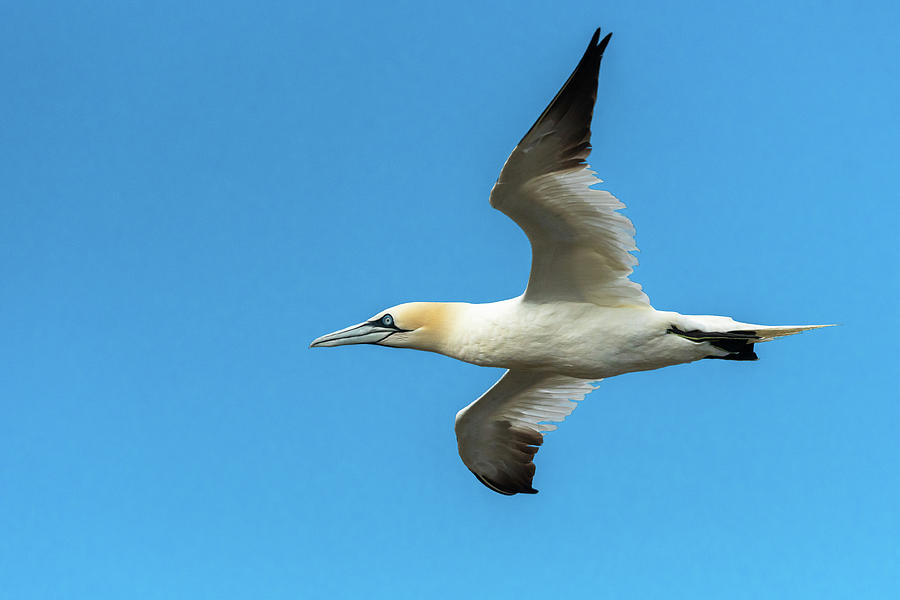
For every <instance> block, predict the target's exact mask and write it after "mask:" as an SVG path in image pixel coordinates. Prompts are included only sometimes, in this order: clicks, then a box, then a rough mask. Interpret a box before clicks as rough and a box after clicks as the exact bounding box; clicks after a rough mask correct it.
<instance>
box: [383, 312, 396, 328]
mask: <svg viewBox="0 0 900 600" xmlns="http://www.w3.org/2000/svg"><path fill="white" fill-rule="evenodd" d="M381 324H382V325H384V326H385V327H390V326H392V325H393V324H394V317H392V316H391V315H384V316H383V317H381Z"/></svg>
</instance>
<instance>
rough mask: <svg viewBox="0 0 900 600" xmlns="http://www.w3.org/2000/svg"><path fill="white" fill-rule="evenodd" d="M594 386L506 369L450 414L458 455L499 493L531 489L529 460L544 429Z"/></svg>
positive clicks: (580, 381)
mask: <svg viewBox="0 0 900 600" xmlns="http://www.w3.org/2000/svg"><path fill="white" fill-rule="evenodd" d="M593 390H594V386H593V385H591V382H589V381H586V380H584V379H575V378H573V377H565V376H562V375H553V374H547V373H539V372H534V371H507V372H506V373H505V374H504V375H503V377H501V378H500V380H499V381H497V383H495V384H494V386H493V387H491V389H489V390H488V391H487V392H485V393H484V395H482V396H481V398H479V399H478V400H476V401H475V402H473V403H472V404H470V405H469V406H467V407H465V408H464V409H462V410H461V411H459V412H458V413H457V414H456V441H457V444H458V446H459V456H460V458H462V461H463V463H465V465H466V466H467V467H468V468H469V470H470V471H472V473H474V474H475V477H477V478H478V481H480V482H481V483H483V484H484V485H486V486H487V487H489V488H491V489H492V490H494V491H495V492H499V493H501V494H505V495H512V494H517V493H524V494H536V493H537V490H536V489H534V488H533V487H532V486H531V480H532V478H533V477H534V462H532V460H533V458H534V455H535V453H536V452H537V451H538V446H540V445H541V444H543V443H544V435H543V434H544V432H545V431H553V430H554V429H556V425H552V424H550V423H547V421H555V422H560V421H562V420H563V419H565V418H566V417H567V416H569V414H571V412H572V411H573V410H575V407H576V406H577V404H576V401H580V400H583V399H584V397H585V395H587V394H589V393H590V392H592V391H593Z"/></svg>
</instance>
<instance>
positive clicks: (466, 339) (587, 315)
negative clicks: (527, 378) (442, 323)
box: [385, 296, 752, 379]
mask: <svg viewBox="0 0 900 600" xmlns="http://www.w3.org/2000/svg"><path fill="white" fill-rule="evenodd" d="M444 306H445V308H444V314H445V315H452V318H450V319H449V323H451V325H450V327H449V329H448V332H447V335H446V337H444V338H443V340H442V343H441V345H440V346H438V347H435V348H434V349H433V351H435V352H438V353H440V354H445V355H447V356H450V357H452V358H456V359H458V360H462V361H465V362H468V363H472V364H475V365H479V366H482V367H502V368H504V369H516V370H518V369H522V370H538V371H547V372H551V373H559V374H562V375H567V376H569V377H578V378H581V379H603V378H606V377H613V376H614V375H621V374H622V373H630V372H633V371H647V370H650V369H658V368H660V367H666V366H669V365H676V364H680V363H685V362H691V361H695V360H699V359H701V358H704V357H706V356H710V355H716V354H722V355H724V354H726V353H725V352H724V351H722V350H717V349H716V348H715V347H712V346H711V345H709V344H696V343H694V342H690V341H688V340H686V339H685V338H682V337H680V336H677V335H671V334H667V333H666V331H667V330H669V329H670V328H671V327H672V325H676V326H679V327H680V328H681V329H682V330H691V329H696V326H697V324H696V318H693V319H692V318H691V317H686V316H684V315H679V314H678V313H673V312H663V311H657V310H654V309H653V308H650V307H646V306H633V307H617V308H609V307H605V306H597V305H596V304H591V303H587V302H548V303H541V304H535V303H531V302H527V301H525V300H523V298H522V297H521V296H520V297H518V298H512V299H510V300H503V301H501V302H491V303H487V304H467V303H461V302H460V303H448V304H445V305H444ZM731 323H732V325H731V326H729V327H730V329H735V328H737V327H738V326H741V325H742V324H740V323H736V322H733V321H732V322H731ZM747 327H748V328H749V327H752V326H747ZM385 345H388V346H390V345H391V342H390V338H388V340H385Z"/></svg>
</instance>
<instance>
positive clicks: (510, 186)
mask: <svg viewBox="0 0 900 600" xmlns="http://www.w3.org/2000/svg"><path fill="white" fill-rule="evenodd" d="M610 35H612V34H610ZM610 35H607V36H606V37H605V38H603V39H602V40H601V41H600V42H599V43H598V42H597V40H598V39H599V37H600V30H599V29H598V30H597V31H596V33H594V37H593V38H591V43H590V44H589V45H588V48H587V50H586V51H585V53H584V56H583V57H582V59H581V62H579V63H578V66H577V67H576V68H575V71H574V72H573V73H572V75H571V76H570V77H569V80H568V81H566V84H565V85H564V86H563V88H562V89H561V90H560V91H559V93H558V94H557V95H556V97H555V98H554V99H553V101H552V102H551V103H550V106H548V107H547V109H546V110H544V112H543V114H542V115H541V116H540V117H539V118H538V120H537V122H536V123H535V124H534V125H533V126H532V127H531V129H530V130H529V131H528V133H526V134H525V137H524V138H522V141H520V142H519V144H518V145H517V146H516V148H515V150H513V152H512V154H511V155H510V156H509V158H508V159H507V161H506V164H505V165H503V169H502V170H501V171H500V177H499V178H498V179H497V183H496V184H495V185H494V189H493V190H492V191H491V206H493V207H494V208H496V209H498V210H500V211H502V212H503V213H504V214H506V215H507V216H508V217H510V218H511V219H512V220H513V221H515V222H516V223H517V224H518V225H519V226H520V227H521V228H522V229H523V230H525V233H526V234H527V235H528V239H529V240H530V241H531V252H532V259H531V276H530V277H529V279H528V288H527V289H526V290H525V297H524V299H525V300H526V301H531V302H546V301H552V300H567V301H576V302H592V303H594V304H599V305H601V306H624V305H643V306H649V304H650V301H649V299H648V298H647V295H646V294H644V292H642V291H641V286H640V285H638V284H637V283H634V282H633V281H630V280H629V279H628V276H629V275H630V274H631V271H632V268H633V267H634V265H636V264H637V259H636V258H634V256H632V255H631V254H630V252H631V251H633V250H637V247H636V246H635V245H634V225H632V223H631V221H630V220H629V219H628V218H627V217H626V216H624V215H622V214H621V213H619V212H617V211H618V209H620V208H624V206H625V205H624V204H622V203H621V202H619V201H618V200H617V199H616V198H615V197H614V196H613V195H612V194H610V193H609V192H606V191H602V190H596V189H593V188H592V187H591V186H593V185H595V184H597V183H600V180H599V179H598V178H597V177H596V176H595V174H594V172H593V171H592V170H590V168H589V167H588V164H587V162H585V159H586V158H587V157H588V155H589V154H590V152H591V143H590V140H591V116H592V114H593V111H594V102H595V101H596V99H597V76H598V73H599V70H600V60H601V58H603V50H604V49H605V48H606V45H607V43H609V38H610Z"/></svg>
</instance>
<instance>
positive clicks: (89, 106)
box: [0, 1, 900, 599]
mask: <svg viewBox="0 0 900 600" xmlns="http://www.w3.org/2000/svg"><path fill="white" fill-rule="evenodd" d="M549 6H550V4H549V3H548V4H544V3H535V2H515V3H490V5H489V6H484V5H483V4H482V3H470V4H461V3H445V4H443V5H440V6H434V7H425V6H423V5H422V4H421V3H413V2H398V3H391V4H390V6H386V5H380V4H377V3H321V4H320V5H318V6H311V5H308V4H305V3H262V4H259V3H246V4H238V3H219V4H217V5H216V6H215V7H212V6H211V5H209V4H205V3H192V2H187V3H185V2H177V3H176V2H164V3H154V4H152V5H150V4H149V3H147V4H142V3H122V2H94V3H88V4H86V5H85V6H82V7H76V6H75V3H42V2H29V3H24V2H4V3H2V7H0V11H2V15H0V75H2V80H3V81H4V89H5V91H4V93H3V94H2V95H0V121H2V125H0V142H2V143H0V181H2V182H3V183H2V199H0V240H2V248H3V250H2V252H0V282H2V283H0V331H2V332H3V335H2V337H0V365H2V366H0V585H2V588H3V589H4V590H5V591H4V594H5V595H6V596H8V597H10V598H22V599H25V598H79V597H81V598H92V599H98V598H141V599H143V598H166V599H169V598H191V599H196V598H216V599H222V598H248V597H263V598H298V597H332V598H340V597H350V598H359V597H384V598H402V597H410V598H419V597H433V598H438V597H459V596H463V595H465V596H466V597H473V598H477V597H491V598H506V597H513V596H515V595H517V594H526V593H527V594H529V595H535V594H536V593H538V592H541V593H545V594H547V595H550V596H553V597H585V598H657V597H666V598H692V599H695V598H723V597H727V598H760V597H766V598H791V599H797V598H816V599H821V598H849V597H869V598H886V597H897V596H898V595H900V514H898V508H897V507H898V506H900V482H898V475H897V465H898V461H900V446H898V435H897V431H898V424H900V405H898V402H897V400H898V393H897V388H898V386H897V384H896V377H895V371H896V366H895V364H894V363H895V357H896V354H897V351H896V348H897V345H896V344H897V342H896V339H895V338H896V332H897V331H898V327H900V322H898V318H897V311H896V307H895V304H896V298H897V295H898V291H900V289H898V283H897V264H898V260H900V252H898V243H897V234H896V231H897V225H898V214H900V210H898V192H897V189H898V185H897V181H896V174H897V157H898V155H900V143H898V136H897V131H898V127H900V118H898V109H897V106H898V100H900V84H898V82H900V72H898V70H900V67H898V63H897V60H896V59H897V56H898V55H900V43H898V38H897V35H896V24H897V22H898V16H900V14H898V13H900V10H898V8H897V5H896V4H895V3H877V2H871V3H867V2H862V3H859V2H852V3H851V2H831V3H820V2H817V3H812V2H808V3H807V2H799V3H791V5H790V6H785V5H784V3H781V2H765V1H764V2H753V3H747V4H745V5H740V6H739V5H734V4H733V3H720V2H695V3H687V4H685V3H664V4H663V3H655V4H654V3H640V4H638V3H618V4H613V3H605V2H555V3H553V8H549ZM596 26H602V27H604V29H605V30H607V31H613V32H614V36H613V40H612V43H611V44H610V46H609V50H608V51H607V54H606V57H605V60H604V65H603V68H602V71H601V77H600V93H599V102H598V109H597V113H596V116H595V121H594V147H595V150H594V154H593V155H592V161H591V162H592V164H593V165H594V167H595V168H596V169H597V171H599V173H600V175H601V176H602V177H603V178H604V179H605V180H606V183H607V187H608V189H609V190H611V191H612V192H613V193H615V194H616V195H617V196H618V197H619V198H621V199H622V200H623V201H624V202H625V203H626V204H627V205H628V209H627V214H628V215H629V216H630V217H631V218H632V220H633V221H634V222H635V224H636V226H637V232H638V233H637V243H638V246H639V247H640V248H641V253H640V254H639V256H638V258H639V259H640V262H641V264H640V266H639V267H638V268H637V270H636V272H635V276H634V278H635V280H637V281H639V282H641V283H642V284H643V285H644V289H645V290H646V291H647V293H648V294H649V295H650V298H651V300H652V301H653V304H654V306H656V307H657V308H660V309H667V310H677V311H680V312H685V313H693V314H724V315H730V316H733V317H735V318H737V319H740V320H744V321H750V322H761V323H770V324H793V323H831V322H836V323H841V324H842V325H841V327H837V328H833V329H830V330H825V331H819V332H813V333H810V334H805V335H802V336H796V337H793V338H789V339H787V340H784V341H779V342H777V343H772V344H766V345H763V346H760V347H758V351H759V355H760V357H761V360H760V361H758V362H755V363H733V362H726V361H704V362H702V363H699V364H694V365H687V366H681V367H672V368H668V369H663V370H660V371H655V372H650V373H641V374H632V375H625V376H622V377H618V378H614V379H611V380H607V381H604V382H603V383H602V384H601V387H600V389H598V390H597V391H596V392H595V393H594V394H592V395H591V396H589V397H588V399H587V400H586V401H585V402H583V403H582V404H581V405H580V407H579V408H578V410H577V411H576V412H575V413H574V414H573V415H572V416H571V417H570V418H569V419H568V421H567V422H566V423H565V424H564V425H563V426H562V427H561V428H560V430H559V431H558V432H555V433H553V434H551V435H550V436H548V439H547V443H546V444H545V446H544V448H543V449H542V450H541V452H540V453H539V454H538V457H537V465H538V473H537V476H536V479H535V486H536V487H537V488H538V489H540V490H541V493H540V494H538V495H536V496H516V497H512V498H507V497H502V496H500V495H497V494H494V493H492V492H490V491H489V490H488V489H487V488H485V487H483V486H481V485H480V484H478V482H477V481H476V480H475V479H474V478H473V477H472V476H471V474H470V473H469V472H468V471H467V470H466V469H465V467H464V466H463V465H462V463H461V462H460V461H459V459H458V457H457V455H456V447H455V446H456V443H455V439H454V437H453V432H452V419H453V416H454V414H455V413H456V411H457V410H459V408H461V407H462V406H464V405H466V404H468V403H469V402H470V401H471V400H472V399H474V398H475V397H477V396H478V395H479V394H481V392H482V391H483V390H485V389H486V388H487V387H488V386H489V385H490V384H491V383H492V382H493V381H494V380H495V379H496V378H497V377H498V376H499V372H498V371H494V370H490V369H481V368H478V367H474V366H471V365H466V364H463V363H457V362H454V361H452V360H450V359H446V358H443V357H440V356H436V355H431V354H426V353H417V352H410V351H398V350H388V349H383V348H376V347H350V348H339V349H336V350H308V349H307V345H308V343H309V341H310V340H311V339H313V338H314V337H316V336H318V335H321V334H322V333H326V332H329V331H332V330H334V329H338V328H340V327H343V326H345V325H349V324H352V323H356V322H358V321H360V320H362V319H364V318H366V317H368V316H370V315H372V314H374V313H375V312H377V311H378V310H380V309H382V308H384V307H387V306H391V305H393V304H397V303H399V302H403V301H408V300H462V301H472V302H486V301H493V300H498V299H503V298H508V297H512V296H515V295H518V294H519V293H520V292H521V291H522V289H523V287H524V282H525V281H526V278H527V273H528V265H529V249H528V245H527V241H526V239H525V237H524V235H523V234H522V233H521V232H520V231H519V230H518V229H517V228H516V227H515V225H514V224H513V223H512V222H511V221H509V220H508V219H507V218H506V217H505V216H503V215H502V214H500V213H499V212H497V211H494V210H492V209H490V207H489V205H488V202H487V196H488V193H489V190H490V188H491V185H492V184H493V181H494V179H495V178H496V176H497V173H498V171H499V169H500V166H501V165H502V163H503V161H504V160H505V158H506V156H507V155H508V153H509V152H510V150H511V149H512V147H513V146H514V144H515V143H516V142H517V141H518V139H519V138H520V137H521V136H522V134H524V132H525V131H526V130H527V129H528V128H529V127H530V125H531V123H532V122H533V121H534V119H535V118H536V117H537V116H538V114H539V113H540V112H541V110H542V109H543V108H544V106H545V105H546V103H547V102H548V101H549V100H550V99H551V98H552V96H553V94H554V93H555V92H556V90H557V89H558V88H559V86H560V85H561V84H562V82H563V81H564V80H565V78H566V77H567V76H568V74H569V72H570V71H571V69H572V68H573V67H574V65H575V63H576V62H577V60H578V58H579V57H580V55H581V52H582V51H583V49H584V46H585V45H586V43H587V41H588V39H589V37H590V35H591V33H592V31H593V29H594V28H595V27H596Z"/></svg>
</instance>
